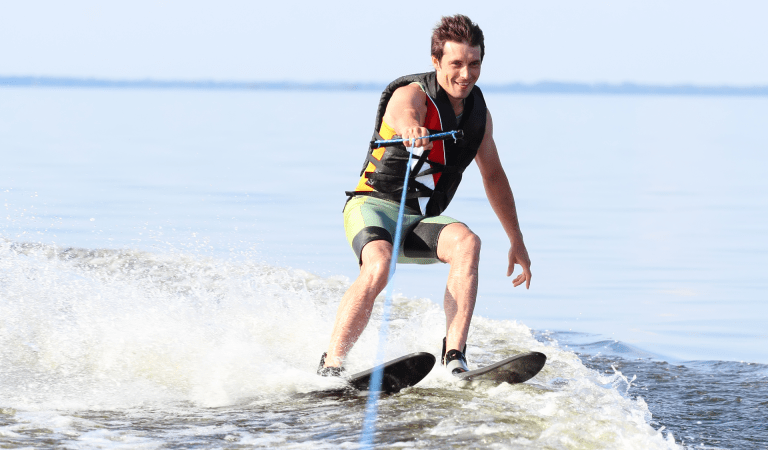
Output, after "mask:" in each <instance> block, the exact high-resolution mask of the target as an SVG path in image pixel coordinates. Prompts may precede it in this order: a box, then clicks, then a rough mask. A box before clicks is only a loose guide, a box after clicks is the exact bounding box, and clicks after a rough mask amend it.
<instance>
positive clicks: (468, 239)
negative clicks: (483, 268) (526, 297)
mask: <svg viewBox="0 0 768 450" xmlns="http://www.w3.org/2000/svg"><path fill="white" fill-rule="evenodd" d="M437 257H438V258H440V260H441V261H443V262H446V263H448V264H450V265H451V269H450V272H449V273H448V283H447V285H446V289H445V299H444V308H445V329H446V330H445V337H446V347H445V348H446V351H450V350H459V351H463V350H464V345H465V344H466V342H467V333H468V332H469V323H470V321H471V320H472V312H473V311H474V309H475V300H476V298H477V270H478V266H479V263H480V238H479V237H478V236H477V235H476V234H475V233H473V232H472V231H471V230H470V229H469V228H467V226H466V225H464V224H462V223H452V224H450V225H447V226H446V227H445V228H443V230H442V231H441V232H440V237H439V239H438V241H437Z"/></svg>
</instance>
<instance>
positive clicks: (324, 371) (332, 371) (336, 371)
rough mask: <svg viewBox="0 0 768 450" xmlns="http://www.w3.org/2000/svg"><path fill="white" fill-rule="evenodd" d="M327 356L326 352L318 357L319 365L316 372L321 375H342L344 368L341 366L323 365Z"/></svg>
mask: <svg viewBox="0 0 768 450" xmlns="http://www.w3.org/2000/svg"><path fill="white" fill-rule="evenodd" d="M326 356H328V353H323V356H321V357H320V365H319V366H317V374H318V375H320V376H321V377H341V376H343V375H344V372H345V371H346V369H344V368H343V367H324V366H325V357H326Z"/></svg>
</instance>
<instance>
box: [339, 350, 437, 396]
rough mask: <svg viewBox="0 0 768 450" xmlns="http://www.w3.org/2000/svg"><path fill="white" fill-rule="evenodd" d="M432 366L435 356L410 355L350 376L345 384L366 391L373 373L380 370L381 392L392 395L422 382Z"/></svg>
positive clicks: (420, 353)
mask: <svg viewBox="0 0 768 450" xmlns="http://www.w3.org/2000/svg"><path fill="white" fill-rule="evenodd" d="M434 365H435V356H434V355H432V354H431V353H424V352H419V353H411V354H410V355H405V356H401V357H400V358H397V359H393V360H392V361H389V362H385V363H384V364H381V365H380V366H376V367H374V368H372V369H368V370H364V371H362V372H358V373H356V374H354V375H351V376H349V377H348V378H347V382H348V383H349V385H350V386H352V387H353V388H354V389H357V390H358V391H367V390H369V389H370V386H369V385H370V383H371V376H372V375H373V372H374V371H375V370H377V369H379V368H382V369H383V370H384V373H383V376H382V378H381V392H385V393H387V394H394V393H395V392H399V391H400V390H402V389H405V388H407V387H410V386H414V385H415V384H416V383H418V382H419V381H421V380H423V379H424V377H426V376H427V375H428V374H429V372H430V371H431V370H432V367H434Z"/></svg>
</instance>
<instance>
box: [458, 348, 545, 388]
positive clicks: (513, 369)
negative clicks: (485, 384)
mask: <svg viewBox="0 0 768 450" xmlns="http://www.w3.org/2000/svg"><path fill="white" fill-rule="evenodd" d="M546 362H547V355H545V354H544V353H539V352H530V353H523V354H522V355H515V356H512V357H511V358H507V359H505V360H502V361H499V362H497V363H494V364H491V365H490V366H485V367H481V368H479V369H475V370H470V371H468V372H462V373H457V374H455V376H456V377H458V378H460V379H461V380H465V381H493V382H495V383H509V384H515V383H523V382H526V381H528V380H530V379H531V378H533V377H534V376H536V374H537V373H539V371H540V370H541V369H542V368H543V367H544V364H545V363H546Z"/></svg>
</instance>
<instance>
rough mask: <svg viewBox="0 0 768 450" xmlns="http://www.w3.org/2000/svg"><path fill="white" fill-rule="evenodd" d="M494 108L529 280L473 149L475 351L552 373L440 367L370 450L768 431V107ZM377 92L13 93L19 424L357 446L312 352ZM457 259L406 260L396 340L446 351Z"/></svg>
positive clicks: (34, 442)
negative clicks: (457, 373) (516, 375)
mask: <svg viewBox="0 0 768 450" xmlns="http://www.w3.org/2000/svg"><path fill="white" fill-rule="evenodd" d="M486 98H487V101H488V103H489V107H490V108H491V112H492V114H493V117H494V125H495V127H494V128H495V134H496V142H497V145H498V147H499V149H500V153H501V157H502V161H503V163H504V165H505V168H506V170H507V174H508V176H509V178H510V181H511V184H512V187H513V191H514V192H515V195H516V199H517V205H518V212H519V215H520V221H521V226H522V229H523V232H524V234H525V239H526V244H527V246H528V250H529V253H530V255H531V259H532V261H533V266H532V271H533V282H532V285H531V289H530V290H528V291H525V290H523V289H522V288H515V289H513V288H512V286H511V280H510V279H508V278H505V277H504V275H505V271H506V261H505V260H506V251H507V249H508V244H507V243H506V238H505V236H504V234H503V232H502V230H501V228H500V226H499V225H498V223H497V221H496V219H495V216H494V215H493V213H492V211H491V209H490V207H489V205H488V203H487V201H486V200H485V196H484V193H483V191H482V187H481V184H480V179H479V174H478V173H477V169H476V167H474V166H472V167H471V168H470V169H468V172H467V174H466V177H465V181H464V182H463V184H462V186H461V188H460V189H459V192H458V194H457V197H456V199H455V200H454V202H453V203H452V204H451V207H450V208H449V209H448V211H447V212H446V213H447V214H449V215H451V216H453V217H456V218H458V219H460V220H462V221H464V222H465V223H467V225H469V226H470V227H471V228H472V229H473V230H474V231H475V232H477V233H478V234H479V235H480V237H481V238H482V239H483V250H482V260H481V278H480V288H479V298H478V306H477V308H476V314H477V315H476V319H475V320H474V321H473V328H472V329H471V331H470V338H469V352H468V356H469V358H470V365H474V364H482V363H484V362H490V361H492V360H494V359H498V358H500V357H503V356H507V355H510V354H514V353H516V352H520V351H524V350H537V351H542V352H544V353H546V354H547V355H548V356H549V360H548V364H547V367H546V368H545V369H544V371H543V372H542V373H541V375H539V376H537V377H536V378H535V379H534V380H532V381H531V382H529V383H526V384H525V385H522V386H508V385H502V386H498V387H493V386H458V385H456V384H454V383H452V382H451V381H450V380H449V379H447V378H446V376H445V374H443V373H442V372H441V371H440V370H435V371H433V373H432V374H431V375H430V376H429V377H428V378H427V379H426V380H425V382H423V383H422V384H420V385H419V387H418V388H414V389H411V390H408V391H407V392H404V393H401V394H398V395H395V396H391V397H388V398H386V399H384V400H383V401H382V405H381V407H380V412H381V418H380V421H379V423H378V430H379V433H378V434H377V438H376V439H377V442H378V443H379V444H381V445H382V446H404V447H414V448H444V447H446V446H463V447H472V446H478V447H481V446H489V447H490V446H496V447H499V448H506V447H508V448H639V449H640V448H643V449H645V448H675V447H676V446H678V445H682V446H685V447H690V448H693V447H695V448H699V447H700V446H703V447H704V448H755V447H758V446H761V445H765V444H766V442H768V426H767V425H766V422H767V421H766V419H767V418H766V414H765V405H766V404H768V403H767V402H768V378H766V375H767V374H768V371H767V370H766V365H765V364H768V350H767V348H768V346H767V345H766V344H767V343H768V335H767V333H766V331H765V326H764V325H763V322H764V319H763V318H764V317H766V312H768V307H767V306H766V303H765V300H764V299H765V292H768V289H767V288H768V283H767V282H766V277H765V275H764V274H763V272H764V268H765V267H767V266H768V239H766V237H765V230H766V229H768V220H767V219H768V195H767V194H768V177H766V167H768V164H767V163H768V161H766V160H767V159H768V157H766V152H765V149H766V148H768V130H766V128H765V126H764V124H765V123H768V98H765V97H743V98H735V97H675V96H557V95H522V94H516V95H512V94H503V93H489V94H487V95H486ZM377 100H378V93H376V92H321V91H319V92H318V91H316V92H301V91H224V90H221V91H218V90H212V91H186V90H139V89H136V90H129V89H125V90H108V89H103V90H100V89H47V88H46V89H43V88H40V89H30V88H2V89H0V155H2V163H1V164H0V201H1V202H0V206H2V207H3V210H2V213H3V214H2V216H0V442H1V443H3V445H5V446H8V447H10V448H16V447H27V446H62V447H76V448H158V447H163V448H186V447H190V446H200V447H227V448H241V447H242V448H249V447H264V448H268V447H275V446H285V447H295V448H322V447H326V448H336V447H339V446H343V445H346V446H352V447H354V446H355V443H356V442H357V439H358V438H359V432H360V425H361V420H362V414H363V405H364V400H365V399H364V398H360V397H356V396H346V397H341V398H338V397H333V396H327V395H323V394H322V393H321V392H322V389H323V388H324V387H328V385H327V383H329V381H328V380H322V379H318V377H316V376H315V375H314V368H315V367H316V364H317V361H318V360H319V355H320V353H322V351H323V350H324V348H325V346H326V344H327V339H328V337H329V334H330V328H331V326H332V321H333V316H334V313H335V308H336V306H337V303H338V300H339V298H340V296H341V295H342V294H343V291H344V289H345V288H346V286H348V284H349V282H350V280H351V279H353V278H354V277H355V275H356V270H357V266H356V262H355V259H354V256H353V254H352V252H351V250H350V249H349V247H348V245H347V243H346V240H345V239H344V233H343V228H342V218H341V209H342V206H343V203H344V200H345V197H344V194H343V191H345V190H349V189H351V188H352V187H353V186H354V184H355V183H356V181H357V177H358V173H359V170H360V166H361V165H362V161H363V158H364V152H365V145H366V142H367V141H368V140H369V139H370V132H371V127H372V122H373V115H374V108H375V104H376V102H377ZM518 270H519V269H518ZM446 275H447V267H445V266H428V267H423V266H419V267H415V266H400V267H399V268H398V273H397V275H396V277H395V279H394V288H395V290H396V292H397V293H398V295H397V296H396V302H395V311H394V316H393V320H392V332H391V334H390V340H389V342H390V343H389V346H388V347H387V349H386V352H387V354H388V356H390V357H396V356H399V355H401V354H404V353H407V352H412V351H432V352H439V349H440V340H441V338H442V332H441V330H442V328H443V326H442V324H441V322H442V320H443V318H442V311H441V307H440V306H439V304H440V303H441V294H442V291H443V286H444V283H445V277H446ZM377 328H378V323H377V322H376V321H375V320H374V321H373V322H372V325H371V326H370V327H369V329H368V330H367V331H366V333H364V335H363V337H362V339H361V341H360V343H359V344H358V345H357V346H356V347H355V349H354V350H353V352H352V353H351V354H350V358H349V362H348V364H349V368H350V369H351V370H355V369H362V368H365V367H367V366H368V365H370V364H371V363H372V361H373V355H374V354H375V348H376V338H377V333H376V330H377ZM633 376H636V378H635V379H634V380H633Z"/></svg>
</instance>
